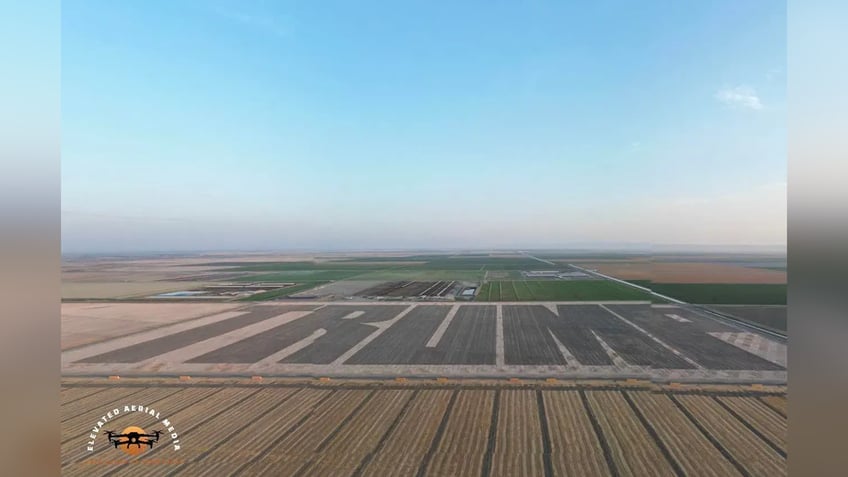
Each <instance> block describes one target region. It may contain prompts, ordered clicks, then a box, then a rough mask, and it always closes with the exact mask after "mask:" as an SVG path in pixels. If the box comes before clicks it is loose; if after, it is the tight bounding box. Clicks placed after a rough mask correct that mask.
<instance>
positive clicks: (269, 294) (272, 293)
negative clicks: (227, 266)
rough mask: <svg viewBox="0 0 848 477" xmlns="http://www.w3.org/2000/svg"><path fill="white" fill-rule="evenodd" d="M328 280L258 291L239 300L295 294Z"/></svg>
mask: <svg viewBox="0 0 848 477" xmlns="http://www.w3.org/2000/svg"><path fill="white" fill-rule="evenodd" d="M324 283H327V282H311V283H301V284H298V285H294V286H291V287H286V288H280V289H279V290H270V291H266V292H262V293H256V294H254V295H251V296H247V297H244V298H240V299H239V300H238V301H265V300H273V299H275V298H282V297H284V296H289V295H293V294H295V293H297V292H301V291H304V290H309V289H311V288H315V287H317V286H318V285H323V284H324Z"/></svg>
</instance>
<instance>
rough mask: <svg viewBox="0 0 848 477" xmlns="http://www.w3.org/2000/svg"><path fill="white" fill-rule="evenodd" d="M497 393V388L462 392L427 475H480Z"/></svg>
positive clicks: (441, 476)
mask: <svg viewBox="0 0 848 477" xmlns="http://www.w3.org/2000/svg"><path fill="white" fill-rule="evenodd" d="M494 396H495V393H494V391H483V390H468V391H465V390H464V391H460V392H459V395H458V396H457V399H456V403H455V404H454V407H453V410H452V411H451V414H450V416H449V418H448V421H447V425H446V427H445V432H444V434H443V435H442V438H441V440H440V441H439V443H438V446H437V448H436V452H435V454H434V455H433V457H432V459H431V460H430V462H429V465H428V466H427V469H426V474H425V475H427V476H428V477H434V476H438V477H448V476H458V475H471V476H476V475H480V473H481V472H482V469H483V457H484V454H485V453H486V446H487V443H488V440H489V427H490V425H491V422H492V405H493V402H494Z"/></svg>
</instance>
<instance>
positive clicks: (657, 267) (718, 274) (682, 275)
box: [580, 261, 786, 283]
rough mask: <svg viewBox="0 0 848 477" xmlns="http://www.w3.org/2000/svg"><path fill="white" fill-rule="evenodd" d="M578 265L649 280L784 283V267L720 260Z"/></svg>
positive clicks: (630, 278) (626, 277)
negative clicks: (768, 268)
mask: <svg viewBox="0 0 848 477" xmlns="http://www.w3.org/2000/svg"><path fill="white" fill-rule="evenodd" d="M580 266H582V267H585V268H591V269H595V270H598V271H599V272H601V273H603V274H605V275H610V276H613V277H616V278H620V279H622V280H652V281H655V282H657V283H786V272H785V271H781V270H767V269H763V268H749V267H742V266H739V265H729V264H723V263H704V262H680V263H665V262H648V261H620V262H601V261H597V262H583V263H580Z"/></svg>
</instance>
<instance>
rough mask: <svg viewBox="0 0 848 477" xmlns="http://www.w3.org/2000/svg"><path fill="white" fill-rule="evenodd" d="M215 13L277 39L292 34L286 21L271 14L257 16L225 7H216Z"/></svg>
mask: <svg viewBox="0 0 848 477" xmlns="http://www.w3.org/2000/svg"><path fill="white" fill-rule="evenodd" d="M214 10H215V13H216V14H218V15H220V16H222V17H224V18H226V19H228V20H230V21H233V22H236V23H240V24H242V25H244V26H246V27H250V28H254V29H256V30H260V31H262V32H265V33H269V34H271V35H274V36H277V37H285V36H289V35H290V34H291V29H290V28H289V27H288V25H287V24H286V22H285V21H284V19H282V18H279V17H277V16H274V15H271V14H256V13H248V12H246V11H243V10H240V9H236V8H230V7H225V6H220V5H218V6H215V7H214Z"/></svg>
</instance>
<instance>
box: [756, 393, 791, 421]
mask: <svg viewBox="0 0 848 477" xmlns="http://www.w3.org/2000/svg"><path fill="white" fill-rule="evenodd" d="M760 400H761V401H763V402H764V403H766V404H767V405H768V406H769V407H771V408H772V409H774V410H775V411H777V412H779V413H780V414H783V417H786V416H787V415H788V412H787V411H788V409H787V408H788V406H787V404H786V397H784V396H761V397H760Z"/></svg>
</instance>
